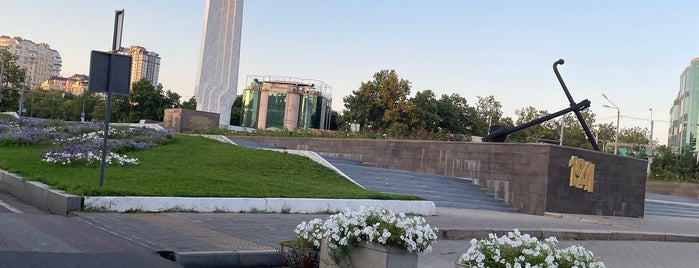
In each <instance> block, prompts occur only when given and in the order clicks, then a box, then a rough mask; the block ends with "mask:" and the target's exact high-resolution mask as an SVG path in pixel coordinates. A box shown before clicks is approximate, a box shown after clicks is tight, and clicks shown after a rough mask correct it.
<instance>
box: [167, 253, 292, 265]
mask: <svg viewBox="0 0 699 268" xmlns="http://www.w3.org/2000/svg"><path fill="white" fill-rule="evenodd" d="M158 253H159V254H160V255H161V256H163V257H164V258H167V259H170V260H172V261H174V262H177V263H179V264H180V265H182V267H185V268H213V267H236V268H237V267H240V268H243V267H281V266H285V265H286V262H285V261H284V259H283V258H282V256H281V255H280V254H279V252H278V251H276V250H274V251H272V250H266V251H201V252H158Z"/></svg>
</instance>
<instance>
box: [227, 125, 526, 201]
mask: <svg viewBox="0 0 699 268" xmlns="http://www.w3.org/2000/svg"><path fill="white" fill-rule="evenodd" d="M231 140H232V141H233V142H234V143H236V144H237V145H238V146H243V147H248V148H257V149H269V148H273V149H281V148H280V147H278V146H273V145H267V144H260V143H254V142H246V141H242V140H236V139H231ZM321 155H322V154H321ZM323 158H325V160H327V161H328V162H330V163H331V164H332V165H333V166H335V167H336V168H337V169H339V170H340V171H342V172H343V173H345V174H346V175H347V176H349V177H350V178H352V179H353V180H354V181H356V182H357V183H359V184H360V185H362V186H364V187H365V188H367V189H369V190H372V191H377V192H382V193H391V194H404V195H415V196H419V197H422V198H425V199H427V200H429V201H432V202H434V204H435V205H436V206H438V207H453V208H469V209H485V210H494V211H503V212H518V211H519V210H517V209H515V208H512V207H510V205H508V204H507V203H505V202H503V201H502V200H499V199H496V198H495V197H493V195H492V194H489V193H488V192H486V191H485V190H483V189H481V188H479V187H478V186H476V185H475V184H473V183H471V181H468V180H464V179H459V178H453V177H445V176H440V175H432V174H425V173H417V172H411V171H403V170H393V169H383V168H374V167H369V166H366V165H364V164H363V163H362V162H361V161H356V160H350V159H346V158H338V157H329V156H323Z"/></svg>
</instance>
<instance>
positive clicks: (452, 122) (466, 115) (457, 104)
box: [437, 93, 475, 134]
mask: <svg viewBox="0 0 699 268" xmlns="http://www.w3.org/2000/svg"><path fill="white" fill-rule="evenodd" d="M437 116H438V118H439V119H440V121H439V124H438V127H440V128H442V129H444V130H446V131H447V132H450V133H456V134H468V133H470V132H471V131H472V128H473V119H472V118H473V117H474V116H475V113H474V112H473V109H472V108H471V107H469V106H468V103H467V102H466V99H465V98H463V97H461V96H460V95H459V94H456V93H454V94H452V95H446V94H444V95H442V97H441V98H440V99H439V101H438V102H437Z"/></svg>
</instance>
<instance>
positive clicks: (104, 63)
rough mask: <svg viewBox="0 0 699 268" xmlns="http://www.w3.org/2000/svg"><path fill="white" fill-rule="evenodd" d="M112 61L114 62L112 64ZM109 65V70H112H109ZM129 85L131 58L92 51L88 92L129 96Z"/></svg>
mask: <svg viewBox="0 0 699 268" xmlns="http://www.w3.org/2000/svg"><path fill="white" fill-rule="evenodd" d="M112 59H113V60H114V62H113V64H112V62H111V61H112ZM110 65H111V68H114V69H113V70H112V69H110ZM110 72H111V75H110ZM110 79H111V81H110ZM110 82H111V83H110ZM130 83H131V56H127V55H119V54H112V53H107V52H102V51H96V50H93V51H92V53H91V54H90V83H89V84H88V90H89V91H91V92H111V93H115V94H120V95H129V89H130V88H131V85H130Z"/></svg>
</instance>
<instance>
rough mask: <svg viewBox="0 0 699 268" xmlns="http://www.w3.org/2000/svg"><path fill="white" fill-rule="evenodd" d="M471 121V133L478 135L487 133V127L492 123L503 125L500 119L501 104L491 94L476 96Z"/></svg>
mask: <svg viewBox="0 0 699 268" xmlns="http://www.w3.org/2000/svg"><path fill="white" fill-rule="evenodd" d="M474 112H475V113H474V118H473V119H472V121H473V134H474V135H478V136H485V135H488V133H489V130H488V127H490V126H492V125H498V124H499V125H505V124H504V121H503V122H500V121H501V117H502V104H501V103H500V101H498V100H496V99H495V97H493V96H492V95H490V96H488V97H485V98H484V97H481V96H478V102H477V104H476V107H475V111H474Z"/></svg>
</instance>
